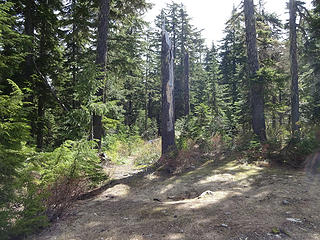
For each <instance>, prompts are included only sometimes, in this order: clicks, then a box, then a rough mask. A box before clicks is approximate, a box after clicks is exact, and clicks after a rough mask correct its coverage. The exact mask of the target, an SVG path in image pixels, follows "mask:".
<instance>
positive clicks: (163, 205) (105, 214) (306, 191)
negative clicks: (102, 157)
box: [31, 159, 320, 240]
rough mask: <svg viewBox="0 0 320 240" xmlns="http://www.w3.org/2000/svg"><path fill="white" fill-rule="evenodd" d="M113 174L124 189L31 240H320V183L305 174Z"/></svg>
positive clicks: (228, 165)
mask: <svg viewBox="0 0 320 240" xmlns="http://www.w3.org/2000/svg"><path fill="white" fill-rule="evenodd" d="M130 160H131V162H133V160H134V159H130ZM128 166H129V167H128ZM109 170H110V171H111V172H113V176H114V178H116V179H118V180H117V183H118V184H116V185H114V186H112V187H110V188H107V189H106V190H104V191H103V192H102V193H101V194H99V195H97V196H96V197H94V198H91V199H87V200H83V201H78V202H77V203H76V205H75V206H74V208H73V209H72V210H71V211H70V214H69V215H68V216H65V217H63V218H62V219H60V220H59V221H58V222H57V223H55V224H53V225H52V226H51V227H50V228H49V229H47V230H45V231H43V232H42V233H41V234H39V235H36V236H33V237H32V238H31V239H32V240H36V239H39V240H40V239H41V240H107V239H108V240H147V239H148V240H149V239H150V240H151V239H152V240H157V239H164V240H176V239H189V240H197V239H199V240H202V239H203V240H206V239H208V240H209V239H210V240H212V239H216V240H220V239H221V240H225V239H226V240H229V239H230V240H254V239H257V240H263V239H297V240H304V239H305V240H316V239H317V240H319V239H320V201H319V200H320V189H319V187H318V186H317V185H319V184H317V182H313V181H311V180H310V179H308V178H307V177H306V176H305V174H304V173H303V172H296V171H287V170H281V169H272V168H263V167H257V166H251V165H240V164H239V163H237V162H236V161H230V162H228V161H226V160H225V159H219V160H216V161H207V162H202V163H199V166H197V167H195V168H194V169H192V170H191V171H189V172H187V173H184V174H181V175H179V176H171V177H163V176H158V175H156V174H154V173H150V174H144V175H142V174H140V175H139V176H137V177H129V176H130V175H132V174H133V173H136V172H137V169H135V168H134V165H133V163H129V164H128V165H126V166H116V167H115V166H113V167H109ZM128 177H129V178H128ZM128 179H130V180H128Z"/></svg>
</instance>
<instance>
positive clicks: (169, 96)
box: [161, 29, 175, 155]
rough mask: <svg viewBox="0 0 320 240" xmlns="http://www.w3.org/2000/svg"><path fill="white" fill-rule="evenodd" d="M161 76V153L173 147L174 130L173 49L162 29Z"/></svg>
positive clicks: (167, 151)
mask: <svg viewBox="0 0 320 240" xmlns="http://www.w3.org/2000/svg"><path fill="white" fill-rule="evenodd" d="M161 78H162V100H161V102H162V111H161V112H162V113H161V139H162V155H165V154H167V153H169V152H170V151H172V150H174V149H175V131H174V95H173V90H174V75H173V51H172V44H171V41H170V39H169V35H168V33H167V32H166V31H165V30H164V29H163V31H162V47H161Z"/></svg>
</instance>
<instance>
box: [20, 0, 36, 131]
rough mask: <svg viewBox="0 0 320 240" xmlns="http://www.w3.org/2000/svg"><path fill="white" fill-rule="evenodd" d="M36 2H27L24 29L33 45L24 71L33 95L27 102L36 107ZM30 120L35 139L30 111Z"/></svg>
mask: <svg viewBox="0 0 320 240" xmlns="http://www.w3.org/2000/svg"><path fill="white" fill-rule="evenodd" d="M34 10H35V6H34V2H33V1H27V2H26V6H25V9H24V15H25V22H24V29H25V34H26V35H28V36H30V37H31V44H30V45H28V46H27V52H28V55H27V56H26V58H25V69H24V75H23V76H24V78H25V80H27V81H28V82H29V83H30V86H31V88H32V90H33V91H32V93H31V94H29V96H28V97H27V99H28V100H27V102H29V103H30V104H31V105H32V106H33V105H34V98H35V96H34V89H35V86H34V84H35V83H34V80H33V78H32V74H34V65H33V46H34V39H33V38H34V21H33V19H34V15H35V14H34ZM28 115H29V117H28V118H29V119H31V121H30V126H31V136H32V137H34V136H35V134H36V116H35V114H34V112H32V111H30V113H29V114H28Z"/></svg>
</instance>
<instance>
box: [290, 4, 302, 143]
mask: <svg viewBox="0 0 320 240" xmlns="http://www.w3.org/2000/svg"><path fill="white" fill-rule="evenodd" d="M289 14H290V19H289V27H290V72H291V130H292V136H293V138H298V137H299V126H298V122H299V117H300V113H299V86H298V61H297V29H296V18H297V3H296V1H295V0H290V1H289Z"/></svg>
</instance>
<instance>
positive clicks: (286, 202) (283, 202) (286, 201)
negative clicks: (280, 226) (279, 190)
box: [282, 200, 290, 205]
mask: <svg viewBox="0 0 320 240" xmlns="http://www.w3.org/2000/svg"><path fill="white" fill-rule="evenodd" d="M282 204H283V205H289V204H290V202H289V201H288V200H283V201H282Z"/></svg>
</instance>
